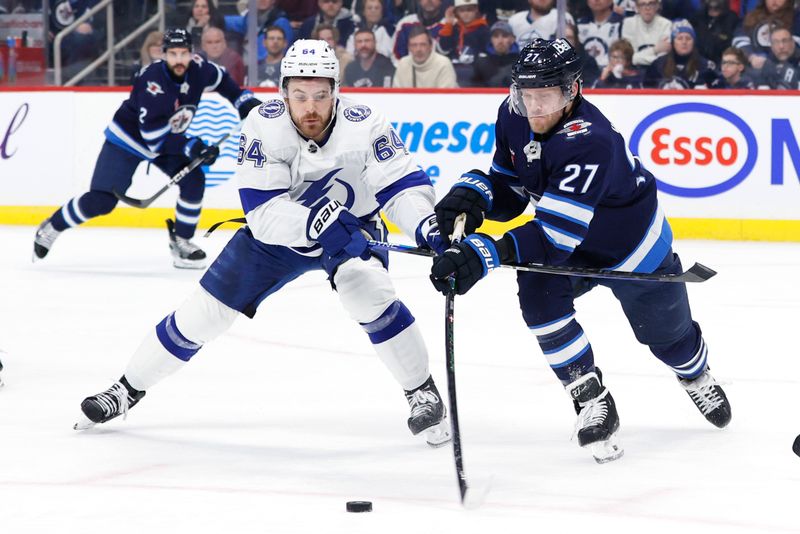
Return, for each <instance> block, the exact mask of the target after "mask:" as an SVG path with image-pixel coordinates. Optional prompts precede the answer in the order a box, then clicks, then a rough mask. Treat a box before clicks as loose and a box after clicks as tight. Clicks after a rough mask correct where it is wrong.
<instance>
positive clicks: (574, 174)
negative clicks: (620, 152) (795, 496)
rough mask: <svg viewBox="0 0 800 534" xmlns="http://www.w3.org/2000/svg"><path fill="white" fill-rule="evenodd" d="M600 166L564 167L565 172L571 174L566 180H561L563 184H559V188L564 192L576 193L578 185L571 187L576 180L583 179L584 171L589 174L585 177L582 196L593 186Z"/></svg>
mask: <svg viewBox="0 0 800 534" xmlns="http://www.w3.org/2000/svg"><path fill="white" fill-rule="evenodd" d="M598 167H599V165H584V166H583V167H581V166H580V165H575V164H574V163H573V164H572V165H567V166H566V167H564V171H566V172H567V173H569V174H568V175H567V177H566V178H564V179H562V180H561V183H559V184H558V188H559V189H560V190H562V191H566V192H567V193H574V192H575V187H576V185H570V184H572V182H574V181H575V180H578V179H579V178H581V175H582V174H583V173H582V171H585V172H586V173H588V175H587V176H585V181H584V182H583V187H581V190H580V194H583V193H585V192H586V191H588V190H589V186H590V185H592V180H594V175H595V173H597V168H598Z"/></svg>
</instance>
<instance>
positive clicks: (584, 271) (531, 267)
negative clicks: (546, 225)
mask: <svg viewBox="0 0 800 534" xmlns="http://www.w3.org/2000/svg"><path fill="white" fill-rule="evenodd" d="M369 246H371V247H375V248H382V249H386V250H389V251H391V252H402V253H403V254H413V255H415V256H427V257H430V258H432V257H434V256H436V253H435V252H433V251H432V250H429V249H426V248H419V247H412V246H410V245H400V244H397V243H386V242H383V241H373V240H370V241H369ZM500 267H505V268H507V269H514V270H517V271H530V272H534V273H547V274H558V275H563V276H580V277H583V278H606V279H615V280H632V281H637V282H680V283H693V282H696V283H700V282H705V281H706V280H708V279H709V278H711V277H713V276H714V275H715V274H717V271H715V270H713V269H711V268H709V267H706V266H705V265H702V264H700V263H695V264H694V265H692V266H691V267H689V269H687V270H686V271H684V272H682V273H670V274H657V273H632V272H628V271H609V270H607V269H592V268H589V267H568V266H557V265H540V264H538V263H502V264H500Z"/></svg>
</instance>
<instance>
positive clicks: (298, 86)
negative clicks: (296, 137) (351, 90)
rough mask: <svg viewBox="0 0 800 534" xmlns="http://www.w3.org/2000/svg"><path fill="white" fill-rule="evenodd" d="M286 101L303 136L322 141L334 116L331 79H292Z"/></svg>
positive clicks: (285, 96)
mask: <svg viewBox="0 0 800 534" xmlns="http://www.w3.org/2000/svg"><path fill="white" fill-rule="evenodd" d="M283 98H284V100H285V101H286V105H287V107H288V108H289V114H290V116H291V117H292V122H294V125H295V126H296V127H297V129H298V130H299V131H300V133H301V134H303V136H305V137H308V138H309V139H314V140H315V141H321V140H322V137H323V136H324V133H325V130H326V129H327V128H328V125H329V124H330V122H331V117H332V115H333V88H332V87H331V80H330V79H329V78H290V79H289V81H288V83H287V84H286V90H285V92H284V97H283Z"/></svg>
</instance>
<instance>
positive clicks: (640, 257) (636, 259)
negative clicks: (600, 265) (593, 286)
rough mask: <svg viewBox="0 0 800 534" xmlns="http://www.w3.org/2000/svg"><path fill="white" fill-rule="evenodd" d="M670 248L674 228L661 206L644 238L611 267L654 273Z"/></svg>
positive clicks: (613, 268)
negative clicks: (626, 255) (623, 258)
mask: <svg viewBox="0 0 800 534" xmlns="http://www.w3.org/2000/svg"><path fill="white" fill-rule="evenodd" d="M670 248H672V229H671V228H670V226H669V222H667V220H666V218H665V217H664V212H663V211H661V207H660V206H659V207H658V208H656V212H655V214H654V215H653V219H652V221H651V222H650V226H649V227H648V228H647V232H646V233H645V236H644V238H643V239H642V240H641V241H640V242H639V244H638V245H637V246H636V248H635V249H634V250H633V252H631V253H630V254H629V255H628V257H627V258H625V260H623V261H622V262H621V263H619V264H617V265H615V266H614V267H612V268H611V269H612V270H614V271H631V272H637V273H642V272H643V273H652V272H653V271H655V270H656V269H657V268H658V266H659V265H661V262H662V261H664V257H665V256H666V255H667V253H668V252H669V250H670Z"/></svg>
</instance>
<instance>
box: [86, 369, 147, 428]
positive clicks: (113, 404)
mask: <svg viewBox="0 0 800 534" xmlns="http://www.w3.org/2000/svg"><path fill="white" fill-rule="evenodd" d="M144 395H145V392H144V391H138V390H135V389H133V388H132V387H131V385H130V384H128V380H127V379H126V378H125V377H124V376H123V377H122V378H120V379H119V382H114V384H113V385H112V386H111V387H110V388H108V389H107V390H105V391H104V392H102V393H98V394H97V395H92V396H91V397H86V398H85V399H83V402H82V403H81V411H82V412H83V415H84V417H83V418H82V419H81V420H80V421H78V422H77V423H75V426H74V427H73V428H74V429H75V430H86V429H88V428H92V427H93V426H94V425H96V424H98V423H105V422H106V421H110V420H111V419H114V418H115V417H117V416H118V415H122V416H123V419H124V418H126V417H127V416H128V410H130V409H131V408H133V407H134V406H136V403H138V402H139V401H140V400H142V397H144Z"/></svg>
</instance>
